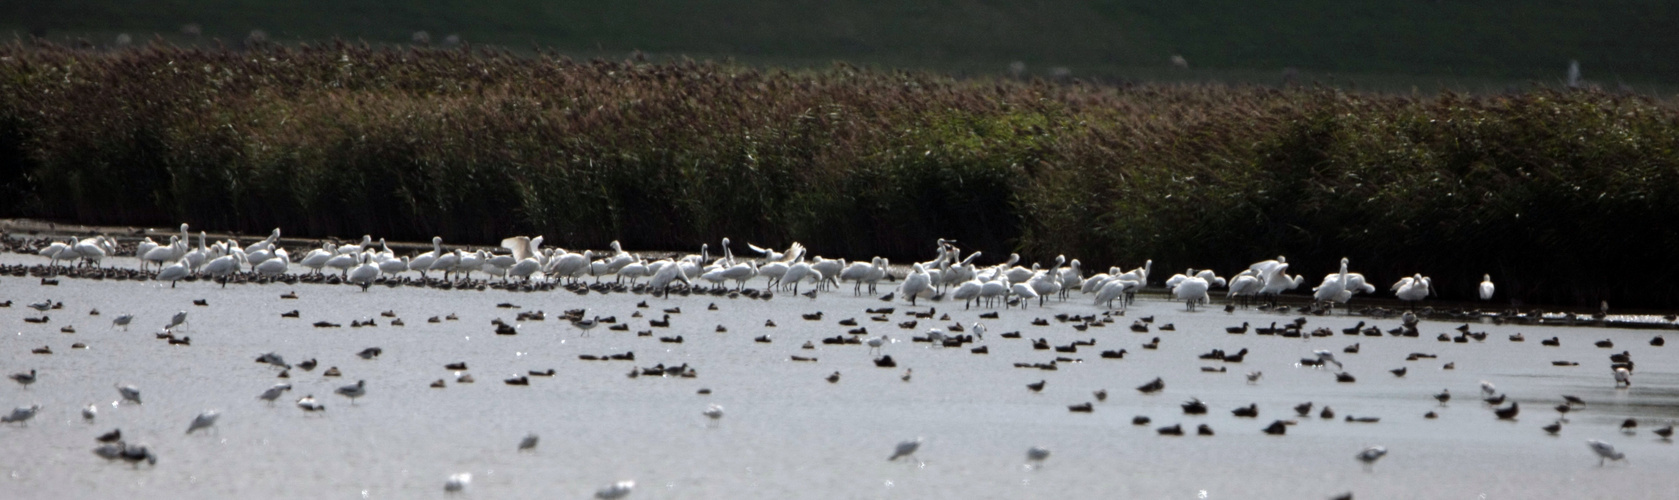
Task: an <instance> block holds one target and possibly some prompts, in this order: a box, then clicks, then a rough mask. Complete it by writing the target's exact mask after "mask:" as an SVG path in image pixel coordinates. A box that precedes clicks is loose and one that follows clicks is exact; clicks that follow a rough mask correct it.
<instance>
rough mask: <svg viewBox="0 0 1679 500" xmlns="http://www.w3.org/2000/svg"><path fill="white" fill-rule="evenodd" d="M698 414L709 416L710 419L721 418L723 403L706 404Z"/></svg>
mask: <svg viewBox="0 0 1679 500" xmlns="http://www.w3.org/2000/svg"><path fill="white" fill-rule="evenodd" d="M700 414H701V415H705V416H706V418H710V419H712V420H717V419H720V418H723V405H716V404H714V405H711V406H707V407H706V408H705V411H702V412H700Z"/></svg>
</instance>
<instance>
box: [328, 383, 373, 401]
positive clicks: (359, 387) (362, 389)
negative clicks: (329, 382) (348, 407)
mask: <svg viewBox="0 0 1679 500" xmlns="http://www.w3.org/2000/svg"><path fill="white" fill-rule="evenodd" d="M333 392H335V393H338V394H339V395H341V396H344V397H347V398H350V404H352V405H353V404H356V398H359V397H362V396H366V395H367V381H366V380H357V381H356V383H354V384H350V385H346V386H343V387H339V388H338V390H336V391H333Z"/></svg>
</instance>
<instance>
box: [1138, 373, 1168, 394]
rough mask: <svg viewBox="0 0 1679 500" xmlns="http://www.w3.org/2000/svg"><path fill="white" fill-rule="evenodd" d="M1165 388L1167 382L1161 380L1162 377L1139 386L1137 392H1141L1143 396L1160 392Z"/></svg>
mask: <svg viewBox="0 0 1679 500" xmlns="http://www.w3.org/2000/svg"><path fill="white" fill-rule="evenodd" d="M1165 388H1166V381H1164V380H1161V379H1160V377H1155V378H1154V380H1151V381H1149V383H1147V384H1143V385H1141V386H1138V387H1137V390H1138V391H1141V392H1142V393H1143V394H1151V393H1155V392H1160V390H1161V389H1165Z"/></svg>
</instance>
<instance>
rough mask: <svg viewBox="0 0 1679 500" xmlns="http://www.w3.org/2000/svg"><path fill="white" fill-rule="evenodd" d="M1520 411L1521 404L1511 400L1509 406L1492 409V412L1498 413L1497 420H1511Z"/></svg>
mask: <svg viewBox="0 0 1679 500" xmlns="http://www.w3.org/2000/svg"><path fill="white" fill-rule="evenodd" d="M1521 411H1522V408H1521V406H1520V405H1518V404H1516V402H1515V401H1511V402H1510V407H1509V408H1498V409H1495V410H1493V413H1494V414H1496V415H1498V419H1499V420H1511V419H1514V418H1516V414H1517V413H1520V412H1521Z"/></svg>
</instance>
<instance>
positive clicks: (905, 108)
mask: <svg viewBox="0 0 1679 500" xmlns="http://www.w3.org/2000/svg"><path fill="white" fill-rule="evenodd" d="M1676 146H1679V108H1676V107H1675V106H1674V103H1673V102H1671V101H1666V100H1654V99H1650V98H1645V97H1637V96H1628V95H1618V94H1611V93H1603V92H1597V91H1584V90H1552V89H1533V90H1530V91H1526V92H1523V93H1519V94H1510V95H1487V96H1470V95H1460V94H1451V93H1445V94H1440V95H1435V96H1426V97H1418V96H1407V95H1388V94H1373V93H1353V92H1346V91H1341V90H1334V89H1323V88H1311V87H1306V88H1286V89H1272V88H1262V87H1232V86H1220V85H1132V86H1103V85H1091V84H1086V83H1081V82H1078V81H1071V82H1067V83H1053V82H1044V81H1037V80H1027V81H1016V80H990V79H976V80H961V79H952V78H948V77H944V76H940V75H935V74H927V73H910V72H894V71H879V70H867V69H859V68H855V67H852V66H849V65H845V64H835V65H834V66H832V67H830V68H827V69H823V70H815V71H784V70H776V69H762V68H751V67H741V66H734V65H729V64H719V63H714V62H694V61H686V60H684V61H677V62H670V63H660V64H649V63H645V62H640V61H635V60H631V61H622V62H611V61H599V60H593V61H574V60H570V59H567V58H565V57H562V56H556V55H552V54H541V55H539V56H535V57H516V56H512V55H509V54H507V53H504V52H498V51H491V50H480V49H473V48H464V47H463V48H459V49H418V48H416V49H407V50H402V49H393V48H369V47H366V46H359V45H352V44H347V43H341V42H340V43H328V44H322V45H310V46H301V47H284V46H270V45H263V46H261V48H258V49H254V50H249V51H245V50H217V49H205V48H182V47H171V46H157V45H154V46H149V47H139V48H134V49H129V50H122V51H116V52H98V51H87V50H76V49H69V48H64V47H59V46H53V45H48V44H39V43H33V42H12V43H9V44H5V45H0V195H4V199H3V201H0V210H4V211H5V212H6V213H7V214H10V215H19V216H31V217H46V218H53V219H64V220H76V221H81V222H86V223H94V224H120V225H139V224H149V225H167V224H170V223H174V222H178V221H183V220H184V221H191V222H193V223H195V224H196V225H200V226H206V227H212V228H219V229H233V230H241V231H249V232H261V231H266V228H269V227H273V226H281V227H284V228H286V230H287V231H288V234H296V235H310V236H324V235H340V236H355V235H359V234H362V233H373V234H378V235H382V236H385V237H390V238H397V239H415V240H424V239H426V238H429V237H430V236H432V235H441V236H443V237H444V238H445V239H447V240H449V241H451V242H475V243H489V242H494V241H499V240H500V238H501V237H503V236H506V235H510V234H515V233H532V234H536V233H540V234H544V235H546V236H547V237H548V238H549V241H552V242H555V243H556V244H558V245H561V246H576V247H583V246H594V247H599V246H601V245H602V244H603V243H604V242H606V241H609V240H613V239H617V240H621V241H623V243H624V245H625V246H627V247H631V248H666V249H688V248H693V247H695V246H697V245H698V244H699V243H701V242H707V241H715V240H716V239H717V238H720V237H723V236H730V237H732V238H733V239H734V240H735V241H743V240H744V241H752V242H754V243H759V244H767V245H781V244H785V243H786V242H788V241H791V240H799V241H802V242H804V243H805V244H806V245H807V246H810V247H812V248H814V249H816V251H817V252H819V253H822V254H827V255H843V256H849V257H852V258H866V257H868V256H871V255H876V254H880V255H886V256H890V257H893V258H895V259H897V260H899V261H904V260H909V259H917V260H925V259H927V258H929V257H930V255H931V245H930V243H929V242H931V241H932V240H933V239H934V238H938V237H947V238H956V239H959V240H961V242H962V245H963V246H964V247H966V248H970V249H980V250H984V251H986V252H987V253H988V254H990V255H993V256H996V257H997V258H998V259H1000V258H1002V257H1003V256H1004V255H1003V254H1006V253H1008V252H1010V251H1019V252H1021V253H1023V254H1024V255H1026V256H1027V258H1029V259H1048V258H1051V257H1053V256H1054V255H1055V254H1060V253H1065V254H1067V255H1068V256H1069V257H1078V258H1080V259H1081V260H1083V261H1084V262H1085V263H1087V265H1089V266H1092V267H1101V268H1105V267H1106V266H1107V265H1109V264H1123V265H1125V266H1128V267H1129V266H1135V265H1138V264H1140V263H1141V262H1142V261H1143V260H1144V259H1148V258H1153V259H1155V260H1157V261H1158V262H1157V263H1156V264H1157V268H1158V269H1161V270H1163V271H1170V272H1177V271H1178V270H1180V269H1182V268H1187V267H1191V266H1194V267H1210V268H1214V269H1217V270H1220V271H1222V272H1230V270H1232V269H1237V268H1239V267H1241V266H1244V265H1245V264H1247V263H1248V262H1251V261H1254V260H1259V259H1261V258H1269V257H1272V256H1275V255H1277V254H1284V255H1288V256H1289V258H1290V262H1291V263H1294V265H1295V267H1294V268H1293V270H1294V271H1297V272H1303V273H1305V274H1307V275H1308V277H1309V279H1312V280H1316V279H1317V278H1318V277H1320V276H1321V275H1322V273H1324V272H1326V271H1331V270H1333V269H1332V268H1333V267H1334V264H1335V263H1336V262H1338V260H1339V258H1340V257H1343V256H1345V257H1350V258H1352V259H1353V262H1354V266H1353V267H1354V268H1356V269H1358V270H1361V271H1363V272H1365V273H1366V274H1367V275H1369V276H1371V278H1372V279H1373V280H1375V281H1377V282H1378V284H1380V283H1382V282H1391V281H1392V280H1393V279H1397V278H1398V277H1399V276H1402V275H1409V274H1411V273H1414V272H1422V273H1425V274H1429V275H1431V276H1433V277H1434V278H1435V280H1436V283H1437V285H1438V287H1439V288H1440V291H1441V294H1442V296H1445V297H1451V298H1464V297H1467V296H1469V295H1470V294H1472V290H1474V283H1476V282H1478V281H1479V277H1480V276H1481V274H1483V273H1491V274H1493V276H1494V278H1495V279H1496V280H1498V281H1499V285H1500V290H1501V294H1504V292H1508V294H1507V295H1506V296H1507V297H1515V298H1520V299H1522V300H1526V301H1529V302H1536V303H1565V304H1596V302H1597V300H1600V299H1608V300H1611V301H1613V302H1615V303H1617V304H1624V305H1628V306H1633V305H1643V306H1673V305H1679V292H1676V291H1675V290H1674V289H1673V287H1670V286H1667V285H1666V283H1663V282H1662V281H1661V280H1659V279H1654V278H1653V277H1662V276H1679V264H1674V263H1672V262H1673V260H1672V259H1667V258H1665V255H1666V254H1667V253H1668V252H1667V249H1668V248H1674V247H1675V244H1676V243H1679V236H1676V233H1675V232H1673V231H1667V230H1665V228H1666V227H1668V226H1669V225H1671V224H1672V223H1674V222H1679V197H1676V195H1679V192H1676V190H1679V155H1676V153H1675V151H1676V150H1679V148H1676ZM983 261H985V262H990V261H992V260H990V259H984V260H983ZM1501 304H1508V302H1501Z"/></svg>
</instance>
